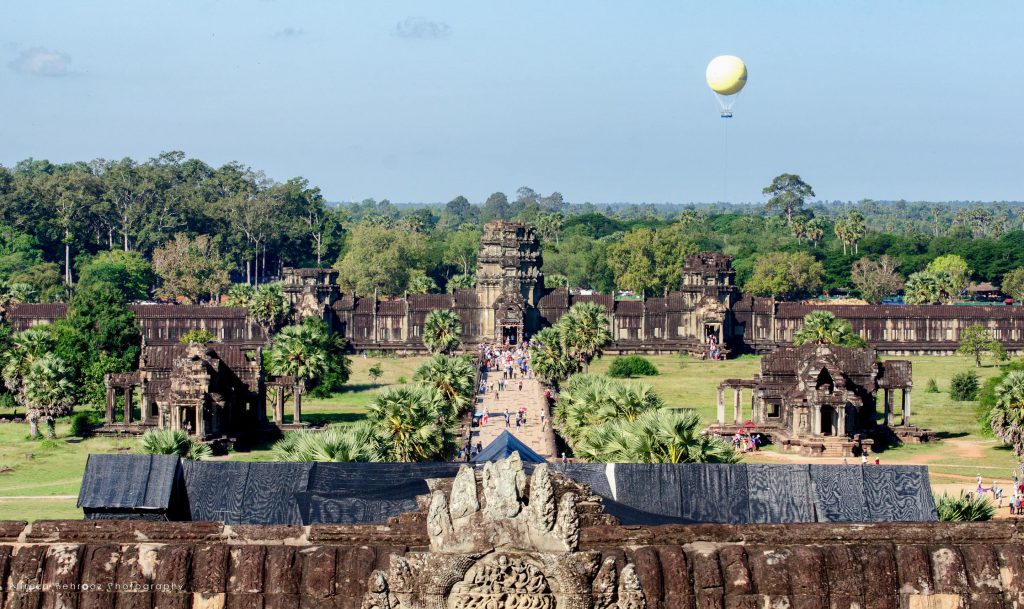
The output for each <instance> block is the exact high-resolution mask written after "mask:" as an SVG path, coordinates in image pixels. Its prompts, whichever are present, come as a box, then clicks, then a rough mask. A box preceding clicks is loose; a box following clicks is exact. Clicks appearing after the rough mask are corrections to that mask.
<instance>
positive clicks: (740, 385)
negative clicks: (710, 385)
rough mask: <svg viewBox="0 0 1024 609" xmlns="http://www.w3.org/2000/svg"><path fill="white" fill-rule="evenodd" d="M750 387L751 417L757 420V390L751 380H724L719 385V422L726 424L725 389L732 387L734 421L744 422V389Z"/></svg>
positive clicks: (737, 422)
mask: <svg viewBox="0 0 1024 609" xmlns="http://www.w3.org/2000/svg"><path fill="white" fill-rule="evenodd" d="M744 388H748V389H750V419H751V420H754V422H755V423H756V422H757V421H756V420H755V416H754V415H755V412H756V411H757V392H756V391H755V390H754V387H753V385H752V384H751V383H750V382H749V381H724V382H723V383H722V384H721V385H719V386H718V416H717V420H718V424H719V425H725V424H726V421H725V390H726V389H732V422H733V423H734V424H737V425H738V424H740V423H743V406H742V402H743V397H742V396H743V389H744Z"/></svg>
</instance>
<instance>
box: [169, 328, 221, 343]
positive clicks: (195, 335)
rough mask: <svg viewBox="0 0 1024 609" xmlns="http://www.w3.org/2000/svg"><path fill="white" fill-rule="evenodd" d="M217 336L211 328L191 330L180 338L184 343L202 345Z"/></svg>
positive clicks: (179, 340)
mask: <svg viewBox="0 0 1024 609" xmlns="http://www.w3.org/2000/svg"><path fill="white" fill-rule="evenodd" d="M214 338H216V337H215V336H214V335H213V332H210V331H209V330H189V331H188V332H185V333H183V334H182V335H181V337H180V338H179V339H178V342H180V343H181V344H183V345H202V344H204V343H208V342H210V341H212V340H213V339H214Z"/></svg>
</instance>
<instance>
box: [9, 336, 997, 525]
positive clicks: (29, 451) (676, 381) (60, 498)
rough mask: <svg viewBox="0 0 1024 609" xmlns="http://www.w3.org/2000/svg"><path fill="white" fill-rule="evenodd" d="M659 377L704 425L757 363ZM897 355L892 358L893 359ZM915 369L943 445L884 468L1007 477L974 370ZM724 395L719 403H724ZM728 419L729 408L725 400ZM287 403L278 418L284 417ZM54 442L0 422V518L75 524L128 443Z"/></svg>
mask: <svg viewBox="0 0 1024 609" xmlns="http://www.w3.org/2000/svg"><path fill="white" fill-rule="evenodd" d="M424 359H425V358H422V357H419V358H365V359H364V358H361V357H359V358H354V359H353V362H352V376H351V379H350V382H349V386H348V388H347V389H346V391H344V392H342V393H339V394H337V395H335V396H333V397H331V398H329V399H312V398H307V399H304V400H303V417H304V419H306V420H309V421H319V422H327V423H347V422H354V421H358V420H359V419H361V418H362V417H363V416H364V412H365V406H366V404H368V403H369V402H370V401H371V400H372V399H373V396H374V395H375V394H376V393H377V392H379V391H380V390H381V389H383V388H384V387H388V386H390V385H394V384H397V383H399V382H401V381H402V380H410V379H411V378H412V374H413V371H414V370H415V369H416V367H417V366H418V365H419V364H420V363H422V362H423V361H424ZM611 359H612V358H610V357H609V358H604V359H603V360H598V361H596V362H594V364H593V365H592V366H591V372H594V373H602V372H605V371H607V369H608V366H609V365H610V363H611ZM650 359H651V360H652V361H653V362H654V363H655V365H656V366H657V367H658V369H659V371H660V374H659V375H658V376H654V377H647V378H644V379H634V380H631V381H629V382H634V383H647V384H649V385H651V386H653V387H654V389H655V390H656V391H657V392H658V393H659V394H660V395H661V396H662V397H663V398H664V399H665V402H666V404H667V405H669V406H674V407H681V408H693V409H695V410H696V411H697V412H698V413H699V414H700V416H701V418H702V419H703V420H704V421H705V422H707V423H711V422H712V421H713V420H714V418H715V398H716V390H717V387H718V384H719V383H720V382H721V381H722V380H724V379H729V378H741V379H750V378H753V377H754V376H755V375H756V374H757V372H758V370H759V368H760V359H759V358H756V357H741V358H738V359H734V360H727V361H722V362H699V361H695V360H692V359H688V358H682V357H679V356H668V355H664V356H653V357H651V358H650ZM894 359H899V358H894ZM911 359H912V361H913V365H914V381H915V385H916V388H915V389H914V391H913V423H914V424H916V425H919V426H922V427H927V428H930V429H933V430H935V431H937V432H939V433H940V435H941V437H942V438H943V440H942V441H941V442H938V443H935V444H931V445H918V446H903V447H898V448H894V449H890V450H887V451H884V452H880V453H879V456H880V458H881V459H882V462H883V463H917V464H923V465H928V466H929V468H930V472H931V478H932V481H933V483H935V484H938V485H943V484H973V480H974V476H975V475H976V474H979V473H980V474H981V475H982V476H984V477H985V479H986V484H987V481H988V480H990V479H992V478H999V479H1001V480H1006V479H1007V478H1008V477H1009V475H1010V472H1011V469H1012V467H1013V466H1014V464H1015V459H1014V456H1013V453H1012V451H1010V450H1007V449H1006V448H1004V447H1002V446H1001V445H1000V444H999V443H998V442H996V441H995V440H993V439H992V438H989V437H986V436H984V435H982V434H981V433H980V430H979V429H978V425H977V422H976V418H975V403H974V402H954V401H952V400H951V399H950V398H949V393H948V390H949V379H950V378H951V377H952V376H953V375H954V374H955V373H957V372H960V371H963V370H967V369H971V368H973V362H971V361H970V360H969V359H968V358H963V357H916V358H911ZM375 363H380V365H381V368H382V369H383V374H382V375H381V377H380V378H378V379H376V380H375V381H374V380H372V379H370V377H369V373H368V370H369V368H370V367H371V366H373V365H374V364H375ZM978 373H979V375H981V376H982V378H985V377H988V376H991V375H995V374H998V368H995V367H982V368H980V369H978ZM929 378H934V379H935V380H936V381H937V382H938V384H939V388H940V393H931V394H930V393H925V392H924V387H925V385H926V383H927V381H928V379H929ZM748 395H749V394H746V395H745V396H744V409H745V410H744V413H745V416H746V417H749V401H748V397H747V396H748ZM731 397H732V396H731V393H730V394H727V396H726V399H727V400H731ZM728 408H729V409H730V410H729V412H730V413H731V403H729V404H728ZM290 410H291V409H290V405H288V407H286V409H285V411H286V414H287V416H286V420H290V419H291V414H290ZM57 433H58V440H56V441H31V440H29V439H28V428H27V426H25V425H21V424H13V423H3V424H0V519H19V520H36V519H48V518H80V517H81V511H80V510H78V509H77V508H76V507H75V497H76V496H77V494H78V489H79V486H80V483H81V476H82V472H83V471H84V468H85V461H86V458H87V457H88V454H89V453H107V452H132V451H134V450H137V441H136V440H118V439H113V438H89V439H85V440H79V439H77V438H71V437H69V436H68V425H67V424H66V423H61V424H59V425H58V427H57ZM269 448H270V447H269V446H258V447H254V448H253V449H252V450H249V451H245V452H234V453H231V454H230V455H227V456H225V457H218V458H221V459H229V460H248V461H256V460H265V459H268V458H269ZM749 460H750V461H756V462H774V463H778V462H786V461H792V460H793V458H792V457H791V456H789V455H782V454H779V453H778V452H776V451H772V450H767V451H763V452H762V453H759V454H757V455H755V456H753V457H750V458H749Z"/></svg>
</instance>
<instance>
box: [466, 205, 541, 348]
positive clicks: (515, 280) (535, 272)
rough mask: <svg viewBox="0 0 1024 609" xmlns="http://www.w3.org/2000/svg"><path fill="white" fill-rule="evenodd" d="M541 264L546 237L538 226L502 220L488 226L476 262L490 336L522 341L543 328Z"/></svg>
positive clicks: (485, 329) (484, 328) (490, 338)
mask: <svg viewBox="0 0 1024 609" xmlns="http://www.w3.org/2000/svg"><path fill="white" fill-rule="evenodd" d="M540 265H541V255H540V240H539V239H538V238H537V233H536V231H535V230H534V228H533V227H532V226H529V225H526V224H523V223H522V222H506V221H503V220H496V221H494V222H489V223H488V224H487V226H485V227H484V234H483V236H481V237H480V255H479V257H478V258H477V263H476V292H477V297H478V299H479V303H480V307H481V309H482V311H481V314H482V316H483V319H482V320H481V324H480V327H481V331H482V334H483V338H484V340H487V341H492V342H506V341H507V342H513V343H514V342H518V341H521V340H523V339H524V338H526V335H527V334H528V333H530V332H531V331H532V330H533V329H535V328H537V327H538V326H539V319H538V318H537V316H538V313H537V303H538V302H539V301H540V298H541V296H542V295H543V293H544V276H543V274H542V273H541V271H540Z"/></svg>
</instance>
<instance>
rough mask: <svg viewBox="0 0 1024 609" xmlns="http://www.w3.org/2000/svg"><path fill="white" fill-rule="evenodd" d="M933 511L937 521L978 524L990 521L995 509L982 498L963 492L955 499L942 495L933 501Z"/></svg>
mask: <svg viewBox="0 0 1024 609" xmlns="http://www.w3.org/2000/svg"><path fill="white" fill-rule="evenodd" d="M935 509H936V510H938V512H939V520H942V521H944V522H980V521H982V520H991V519H992V516H994V515H995V513H996V508H995V507H994V506H993V505H992V504H991V503H990V502H989V500H988V499H986V498H985V497H984V496H981V495H974V494H966V493H964V492H963V491H960V495H959V496H957V497H953V496H951V495H947V494H946V493H942V496H941V497H938V498H936V500H935Z"/></svg>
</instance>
